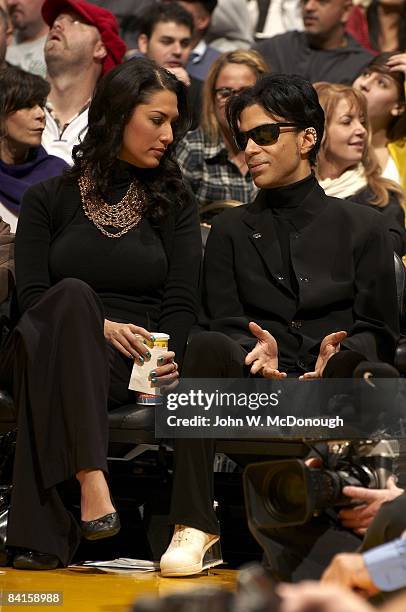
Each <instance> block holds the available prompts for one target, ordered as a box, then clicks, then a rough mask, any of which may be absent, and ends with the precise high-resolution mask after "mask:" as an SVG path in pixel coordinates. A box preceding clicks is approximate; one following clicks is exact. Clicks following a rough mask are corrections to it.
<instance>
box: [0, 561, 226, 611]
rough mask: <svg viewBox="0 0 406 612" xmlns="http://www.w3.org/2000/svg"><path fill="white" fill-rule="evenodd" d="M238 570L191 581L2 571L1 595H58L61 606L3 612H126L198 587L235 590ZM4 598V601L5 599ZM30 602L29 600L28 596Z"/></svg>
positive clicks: (5, 607) (152, 575)
mask: <svg viewBox="0 0 406 612" xmlns="http://www.w3.org/2000/svg"><path fill="white" fill-rule="evenodd" d="M237 573H238V572H237V571H236V570H227V569H216V568H213V570H210V572H209V574H206V575H200V576H192V577H190V578H162V577H161V576H160V574H159V573H157V572H154V573H148V574H143V573H139V572H137V573H131V574H125V575H122V574H106V573H102V572H99V571H98V570H94V569H87V568H86V569H79V570H73V569H69V568H66V569H56V570H53V571H45V572H33V571H31V572H29V571H21V570H15V569H11V568H0V593H2V592H3V593H4V591H20V592H24V593H26V594H28V593H35V592H37V593H38V592H42V593H44V592H47V593H50V592H59V593H62V594H63V604H62V605H50V604H48V605H39V604H37V605H32V604H27V605H23V606H22V605H11V606H9V605H4V602H3V604H1V603H0V611H1V612H18V611H22V610H35V611H37V612H41V611H43V612H51V610H54V611H55V612H59V611H62V610H63V611H64V612H65V611H69V612H74V611H75V612H127V611H128V610H130V609H131V604H132V603H133V602H134V601H135V600H136V599H137V598H138V597H140V596H144V595H153V596H163V595H167V594H170V593H174V592H176V591H186V590H187V589H193V588H196V587H225V588H228V589H233V588H234V586H235V583H236V578H237ZM3 599H4V598H3ZM25 599H27V597H25Z"/></svg>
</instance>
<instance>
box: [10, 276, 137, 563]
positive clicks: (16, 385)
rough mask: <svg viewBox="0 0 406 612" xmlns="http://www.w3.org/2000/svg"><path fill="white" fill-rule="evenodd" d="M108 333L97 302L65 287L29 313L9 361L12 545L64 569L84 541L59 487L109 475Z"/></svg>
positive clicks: (85, 291)
mask: <svg viewBox="0 0 406 612" xmlns="http://www.w3.org/2000/svg"><path fill="white" fill-rule="evenodd" d="M103 326H104V314H103V308H102V305H101V303H100V301H99V299H98V297H97V295H96V294H95V293H94V292H93V291H92V289H91V288H90V287H89V286H88V285H86V284H85V283H83V282H81V281H79V280H77V279H65V280H63V281H61V282H60V283H58V284H57V285H55V286H53V287H51V288H50V289H49V290H48V291H46V292H45V294H44V295H43V296H42V297H41V299H40V300H39V301H38V303H37V304H36V305H35V306H33V307H32V308H30V309H29V310H27V312H26V313H24V315H23V316H22V317H21V319H20V321H19V323H18V325H17V327H16V329H15V330H14V332H13V334H12V337H11V338H10V341H9V345H8V347H6V351H5V353H4V354H3V356H2V357H3V362H4V363H6V364H8V367H7V369H8V371H9V372H10V370H11V371H12V381H11V383H12V389H13V396H14V400H15V403H16V406H17V410H18V436H17V448H16V457H15V468H14V488H13V494H12V502H11V511H10V516H9V524H8V543H9V544H10V545H11V546H17V547H24V548H30V549H34V550H38V551H42V552H46V553H51V554H54V555H56V556H57V557H58V558H59V559H60V560H61V562H62V563H63V564H68V563H69V561H70V560H71V558H72V556H73V554H74V552H75V550H76V547H77V545H78V543H79V541H80V537H81V534H80V531H79V528H78V526H77V524H76V522H75V521H74V519H73V517H72V516H71V515H70V514H69V513H68V512H67V510H66V509H65V507H64V505H63V503H62V501H61V498H60V496H59V493H58V489H57V485H58V484H59V483H62V482H64V481H66V480H68V479H70V478H72V477H73V476H74V475H75V474H76V473H77V472H78V471H79V470H81V469H89V468H92V469H101V470H104V471H107V458H106V455H107V443H108V418H107V404H108V397H109V382H110V381H109V379H110V368H111V367H112V365H113V367H114V360H112V359H111V348H109V347H108V345H107V343H106V341H105V338H104V333H103ZM10 354H12V355H13V357H12V362H13V364H12V368H10V361H11V358H10ZM0 367H1V365H0ZM129 369H130V366H129V368H128V378H129ZM127 383H128V381H127ZM124 393H127V391H126V390H125V392H124Z"/></svg>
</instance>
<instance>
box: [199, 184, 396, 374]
mask: <svg viewBox="0 0 406 612" xmlns="http://www.w3.org/2000/svg"><path fill="white" fill-rule="evenodd" d="M268 197H269V196H268V195H267V191H266V190H263V191H261V192H260V193H259V194H258V196H257V198H256V200H255V201H254V202H253V203H252V204H249V205H247V206H241V207H237V208H234V209H232V210H228V211H226V212H224V213H223V214H221V215H219V216H218V217H217V218H216V219H215V220H214V222H213V225H212V229H211V232H210V235H209V238H208V241H207V247H206V253H205V265H204V300H205V306H206V310H207V314H208V316H209V319H210V328H211V329H212V330H216V331H221V332H223V333H225V334H227V335H228V336H230V337H232V338H234V339H235V340H237V341H238V342H239V343H240V344H241V345H242V346H243V347H244V348H246V349H248V350H250V349H251V348H252V347H253V346H254V345H255V343H256V339H255V338H253V336H252V335H251V334H250V333H249V331H248V328H247V326H248V322H249V321H256V322H257V323H258V324H259V325H261V326H262V327H263V328H264V329H267V330H268V331H270V332H271V333H272V334H273V335H274V337H275V338H276V340H277V342H278V346H279V355H280V367H281V368H283V367H286V366H284V364H289V363H290V369H291V370H292V358H293V361H294V366H293V369H294V370H298V371H303V370H310V369H313V367H314V364H315V359H316V358H317V355H318V351H319V345H320V342H321V340H322V339H323V337H324V336H326V335H327V334H329V333H331V332H333V331H338V330H345V331H347V332H348V334H349V337H348V338H347V339H346V340H345V341H344V343H343V346H344V347H346V348H349V349H354V350H358V351H359V352H361V353H362V354H363V355H365V357H366V358H367V359H371V360H377V359H382V360H385V361H392V359H393V355H394V349H395V345H396V341H397V339H398V333H399V332H398V313H397V304H396V284H395V275H394V265H393V248H392V245H391V240H390V237H389V233H388V232H387V231H386V230H385V229H384V228H383V227H382V219H381V215H379V213H378V212H376V211H375V210H372V209H370V208H369V207H366V206H361V205H359V204H356V203H353V202H348V201H344V200H339V199H337V198H331V197H327V196H326V195H325V193H324V191H323V190H322V189H321V187H320V186H319V185H318V183H317V182H316V181H315V182H314V187H313V188H312V190H311V191H310V192H309V193H308V195H307V196H306V197H305V199H304V201H303V202H302V205H301V206H300V208H298V211H297V214H296V217H295V219H294V224H295V226H296V231H295V232H294V233H292V234H290V248H291V262H292V267H293V270H294V273H295V275H296V278H297V283H298V286H299V294H298V295H295V294H294V293H293V292H292V289H291V288H290V287H291V285H290V282H289V279H286V278H285V276H284V272H283V266H282V257H281V251H280V246H279V241H278V237H277V235H276V231H275V224H274V221H273V215H272V211H271V208H270V207H269V204H268V202H267V198H268ZM292 346H293V347H296V348H295V349H294V354H293V355H292Z"/></svg>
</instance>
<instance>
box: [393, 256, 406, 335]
mask: <svg viewBox="0 0 406 612" xmlns="http://www.w3.org/2000/svg"><path fill="white" fill-rule="evenodd" d="M393 255H394V262H395V277H396V297H397V301H398V310H399V321H400V331H401V334H402V335H404V334H406V320H405V319H406V316H405V315H406V308H405V306H406V270H405V266H404V263H403V261H402V259H401V258H400V257H399V255H397V254H396V253H394V254H393Z"/></svg>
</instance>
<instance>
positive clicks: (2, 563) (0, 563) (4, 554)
mask: <svg viewBox="0 0 406 612" xmlns="http://www.w3.org/2000/svg"><path fill="white" fill-rule="evenodd" d="M12 559H13V556H12V554H11V552H10V551H9V550H7V549H4V548H3V549H1V550H0V567H7V566H9V565H12V563H11V561H12Z"/></svg>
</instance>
